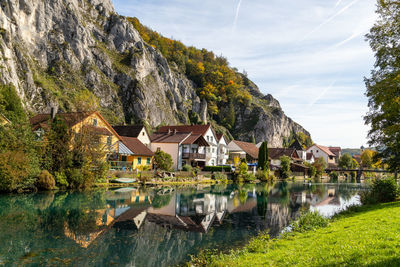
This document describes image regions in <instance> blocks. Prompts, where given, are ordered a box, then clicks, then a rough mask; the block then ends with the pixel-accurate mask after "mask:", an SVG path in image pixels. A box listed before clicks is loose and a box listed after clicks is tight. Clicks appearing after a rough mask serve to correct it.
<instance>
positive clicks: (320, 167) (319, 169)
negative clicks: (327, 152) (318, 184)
mask: <svg viewBox="0 0 400 267" xmlns="http://www.w3.org/2000/svg"><path fill="white" fill-rule="evenodd" d="M326 165H327V164H326V162H325V160H324V159H323V158H322V157H321V158H317V159H316V160H315V162H314V163H313V166H314V167H315V170H316V173H315V176H317V177H321V176H322V174H323V173H324V171H325V169H326Z"/></svg>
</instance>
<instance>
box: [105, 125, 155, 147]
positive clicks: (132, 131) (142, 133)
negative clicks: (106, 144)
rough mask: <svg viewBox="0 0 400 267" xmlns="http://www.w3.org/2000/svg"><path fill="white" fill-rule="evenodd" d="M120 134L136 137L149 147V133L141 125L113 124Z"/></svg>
mask: <svg viewBox="0 0 400 267" xmlns="http://www.w3.org/2000/svg"><path fill="white" fill-rule="evenodd" d="M113 128H114V130H115V131H116V132H117V133H118V134H119V135H120V136H126V137H133V138H137V139H138V140H139V141H140V142H142V143H143V144H144V145H146V146H147V147H150V143H151V140H150V135H149V133H148V131H147V130H146V127H144V126H143V125H129V126H113Z"/></svg>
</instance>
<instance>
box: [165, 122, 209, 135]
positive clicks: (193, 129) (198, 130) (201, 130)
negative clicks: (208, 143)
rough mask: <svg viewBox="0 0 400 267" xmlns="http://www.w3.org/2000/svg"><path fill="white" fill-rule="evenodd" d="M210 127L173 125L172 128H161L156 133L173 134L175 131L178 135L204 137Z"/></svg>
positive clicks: (207, 125)
mask: <svg viewBox="0 0 400 267" xmlns="http://www.w3.org/2000/svg"><path fill="white" fill-rule="evenodd" d="M210 127H211V125H210V124H206V125H173V126H163V127H161V128H160V129H158V131H157V132H158V133H168V131H171V132H173V131H174V130H176V131H177V132H180V133H193V134H201V135H205V134H206V132H207V131H208V129H209V128H210Z"/></svg>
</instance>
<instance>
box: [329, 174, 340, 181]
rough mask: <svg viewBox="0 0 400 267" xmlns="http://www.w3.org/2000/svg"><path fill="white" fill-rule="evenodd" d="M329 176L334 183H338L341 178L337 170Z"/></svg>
mask: <svg viewBox="0 0 400 267" xmlns="http://www.w3.org/2000/svg"><path fill="white" fill-rule="evenodd" d="M329 177H331V182H332V183H337V181H338V180H339V175H338V174H337V172H331V173H330V174H329Z"/></svg>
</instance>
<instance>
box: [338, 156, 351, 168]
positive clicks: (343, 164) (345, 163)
mask: <svg viewBox="0 0 400 267" xmlns="http://www.w3.org/2000/svg"><path fill="white" fill-rule="evenodd" d="M338 165H339V167H340V168H342V169H352V168H354V166H353V158H352V157H351V156H350V154H347V153H346V154H343V155H342V156H341V157H340V158H339V162H338Z"/></svg>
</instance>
